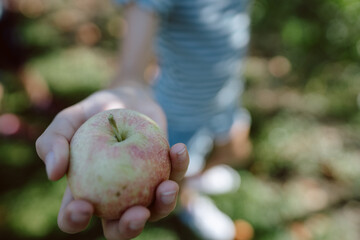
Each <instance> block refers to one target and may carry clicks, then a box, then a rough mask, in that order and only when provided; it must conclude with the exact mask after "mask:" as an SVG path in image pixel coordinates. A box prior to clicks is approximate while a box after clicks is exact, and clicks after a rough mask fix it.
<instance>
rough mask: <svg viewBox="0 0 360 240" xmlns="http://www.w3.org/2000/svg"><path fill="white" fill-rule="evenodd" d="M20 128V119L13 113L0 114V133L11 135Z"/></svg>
mask: <svg viewBox="0 0 360 240" xmlns="http://www.w3.org/2000/svg"><path fill="white" fill-rule="evenodd" d="M19 129H20V119H19V117H18V116H16V115H15V114H11V113H6V114H3V115H1V116H0V134H4V135H13V134H15V133H16V132H18V131H19Z"/></svg>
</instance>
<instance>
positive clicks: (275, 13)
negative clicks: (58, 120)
mask: <svg viewBox="0 0 360 240" xmlns="http://www.w3.org/2000/svg"><path fill="white" fill-rule="evenodd" d="M6 2H7V4H6V6H7V10H6V11H5V12H4V13H3V16H2V17H3V19H2V21H1V22H0V107H1V109H0V165H1V166H0V179H1V180H0V238H1V239H9V240H11V239H97V240H100V239H103V238H102V237H101V236H102V233H101V228H100V225H99V221H98V220H97V219H94V221H93V222H92V223H91V226H90V228H89V230H87V231H85V232H84V233H81V234H77V235H72V236H70V235H67V234H64V233H61V232H60V231H59V230H58V228H57V225H56V216H57V211H58V209H59V205H60V201H61V197H62V193H63V190H64V188H65V185H66V182H65V180H61V181H59V182H50V181H48V180H47V178H46V175H45V170H44V166H43V163H42V162H41V161H40V159H39V158H38V157H37V155H36V152H35V149H34V142H35V139H36V138H37V137H38V136H39V135H40V134H41V133H42V131H43V130H44V129H45V128H46V126H47V125H48V124H49V123H50V121H51V119H52V118H53V117H54V116H55V114H56V113H57V112H58V111H60V110H61V109H63V108H64V107H66V106H69V105H71V104H73V103H75V102H76V101H78V100H80V99H82V98H84V97H85V96H87V95H89V94H90V93H92V92H94V91H95V90H97V89H100V88H101V87H102V86H104V85H105V84H106V83H107V82H108V81H109V80H110V79H111V77H112V75H113V71H114V67H115V64H116V62H115V56H116V46H117V42H118V41H120V42H121V39H122V37H123V35H124V34H125V33H126V23H125V22H124V21H123V19H122V17H121V16H122V14H121V9H119V8H116V7H114V5H113V4H112V3H111V2H110V1H97V0H72V1H70V0H68V1H64V0H51V1H47V0H11V1H9V0H7V1H3V3H6ZM275 2H276V4H274V3H275ZM359 13H360V1H357V0H316V1H301V0H293V1H288V0H277V1H271V0H256V1H253V4H252V8H251V19H252V22H251V29H252V32H251V45H250V49H249V56H248V58H247V60H246V68H245V73H244V75H245V79H246V91H245V93H244V98H243V103H244V105H245V106H246V107H248V109H249V111H250V112H251V114H252V117H253V125H252V129H251V140H252V143H253V152H252V155H251V157H250V159H249V161H248V163H247V164H246V166H244V167H243V168H239V169H238V170H239V172H240V174H241V176H242V187H241V189H240V190H239V191H238V192H237V193H235V194H227V195H221V196H216V197H214V198H213V199H214V200H215V201H216V202H217V203H218V206H219V207H220V208H221V209H222V210H223V211H224V212H226V213H227V214H229V215H230V216H231V218H232V219H234V221H235V223H236V226H237V231H238V236H237V237H238V240H250V239H261V240H282V239H284V240H289V239H290V240H320V239H321V240H323V239H326V240H339V239H341V240H358V239H360V228H359V226H360V112H359V107H360V95H359V93H360V64H359V63H360V14H359ZM0 14H1V13H0ZM155 72H156V67H155V65H154V64H151V65H150V66H149V67H148V69H147V71H146V72H145V78H147V79H150V78H151V76H152V75H153V74H154V73H155ZM138 239H168V240H176V239H195V237H194V236H193V235H192V234H191V232H190V231H189V230H187V229H184V227H183V226H182V225H181V224H179V223H178V220H177V219H176V218H175V217H174V216H170V217H169V218H168V219H167V220H164V221H161V222H159V223H156V224H149V225H147V227H146V229H145V231H144V234H142V235H141V236H140V237H138Z"/></svg>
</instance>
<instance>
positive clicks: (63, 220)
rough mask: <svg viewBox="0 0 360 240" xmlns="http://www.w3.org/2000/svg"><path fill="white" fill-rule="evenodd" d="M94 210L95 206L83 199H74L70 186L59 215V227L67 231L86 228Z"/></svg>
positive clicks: (77, 230) (78, 230)
mask: <svg viewBox="0 0 360 240" xmlns="http://www.w3.org/2000/svg"><path fill="white" fill-rule="evenodd" d="M93 212H94V208H93V206H92V205H91V204H90V203H88V202H86V201H83V200H74V199H73V197H72V195H71V192H70V189H69V187H67V189H66V190H65V193H64V197H63V201H62V204H61V207H60V211H59V215H58V225H59V228H60V229H61V230H62V231H63V232H66V233H77V232H80V231H82V230H84V229H85V228H86V227H87V225H88V224H89V221H90V219H91V216H92V214H93Z"/></svg>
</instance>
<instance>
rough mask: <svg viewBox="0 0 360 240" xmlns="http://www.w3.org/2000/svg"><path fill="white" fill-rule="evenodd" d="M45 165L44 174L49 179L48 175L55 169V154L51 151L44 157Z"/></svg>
mask: <svg viewBox="0 0 360 240" xmlns="http://www.w3.org/2000/svg"><path fill="white" fill-rule="evenodd" d="M45 165H46V173H47V175H48V178H50V175H51V173H52V172H53V170H54V168H55V154H54V152H53V151H51V152H49V153H48V154H47V155H46V158H45Z"/></svg>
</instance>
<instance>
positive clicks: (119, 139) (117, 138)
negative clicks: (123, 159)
mask: <svg viewBox="0 0 360 240" xmlns="http://www.w3.org/2000/svg"><path fill="white" fill-rule="evenodd" d="M108 120H109V123H110V126H111V128H112V130H113V131H114V133H115V138H116V141H118V142H121V141H122V140H123V139H122V137H121V134H120V132H119V129H118V127H117V125H116V122H115V119H114V116H113V115H112V114H110V115H109V117H108Z"/></svg>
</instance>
